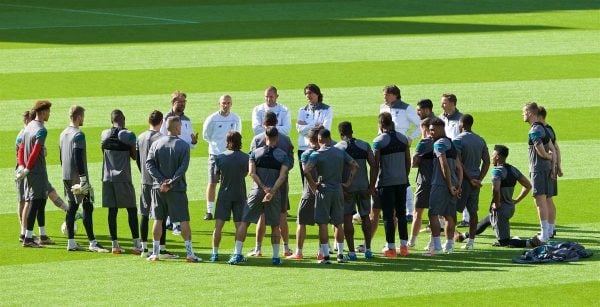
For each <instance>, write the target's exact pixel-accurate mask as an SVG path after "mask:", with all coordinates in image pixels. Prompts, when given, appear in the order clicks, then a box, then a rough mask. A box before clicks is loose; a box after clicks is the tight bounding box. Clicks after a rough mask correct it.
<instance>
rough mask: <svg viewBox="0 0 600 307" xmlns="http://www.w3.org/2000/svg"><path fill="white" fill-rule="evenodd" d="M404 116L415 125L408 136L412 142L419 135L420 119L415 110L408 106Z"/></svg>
mask: <svg viewBox="0 0 600 307" xmlns="http://www.w3.org/2000/svg"><path fill="white" fill-rule="evenodd" d="M406 115H407V117H408V120H409V121H410V122H411V123H413V124H414V125H415V126H414V129H413V131H412V132H411V134H410V139H411V140H414V139H416V138H418V137H419V134H421V128H420V127H421V119H420V118H419V115H418V114H417V110H415V108H413V107H412V106H410V105H409V106H408V108H406Z"/></svg>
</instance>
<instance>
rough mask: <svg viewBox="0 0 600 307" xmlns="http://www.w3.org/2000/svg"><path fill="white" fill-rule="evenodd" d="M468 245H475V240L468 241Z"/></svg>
mask: <svg viewBox="0 0 600 307" xmlns="http://www.w3.org/2000/svg"><path fill="white" fill-rule="evenodd" d="M467 244H468V245H473V244H475V239H469V241H467Z"/></svg>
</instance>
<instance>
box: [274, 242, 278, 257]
mask: <svg viewBox="0 0 600 307" xmlns="http://www.w3.org/2000/svg"><path fill="white" fill-rule="evenodd" d="M273 258H279V244H273Z"/></svg>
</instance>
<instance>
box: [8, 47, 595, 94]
mask: <svg viewBox="0 0 600 307" xmlns="http://www.w3.org/2000/svg"><path fill="white" fill-rule="evenodd" d="M598 67H600V55H599V54H579V55H563V56H541V57H491V58H469V59H448V60H415V61H383V62H352V63H334V64H331V63H329V64H319V65H273V66H239V67H238V66H235V67H208V68H188V69H176V70H172V69H171V70H166V69H157V70H135V71H102V72H100V71H94V72H66V73H58V72H55V73H24V74H3V75H0V83H2V84H3V86H4V87H5V88H9V89H11V91H10V92H8V91H7V92H4V93H2V94H1V96H0V99H2V100H7V99H25V98H28V99H33V98H37V97H87V96H114V95H115V94H116V95H123V94H127V95H146V94H163V93H168V92H171V91H172V90H173V89H174V88H185V89H187V91H190V92H221V91H230V90H237V91H249V90H256V89H260V88H264V87H265V84H277V85H279V87H281V88H282V89H290V88H302V87H303V86H304V85H305V84H306V83H307V82H315V83H317V84H319V85H320V86H322V87H324V88H327V87H341V86H344V87H354V86H375V85H381V84H388V83H391V82H394V83H397V84H404V85H414V84H438V83H450V82H452V83H470V82H498V81H530V80H545V79H549V80H556V79H582V78H597V77H598V75H599V74H600V71H599V69H598ZM356 72H360V73H356ZM400 72H401V73H400ZM458 72H465V73H464V74H463V73H458Z"/></svg>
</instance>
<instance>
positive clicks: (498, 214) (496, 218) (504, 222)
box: [490, 205, 515, 240]
mask: <svg viewBox="0 0 600 307" xmlns="http://www.w3.org/2000/svg"><path fill="white" fill-rule="evenodd" d="M514 213H515V206H514V205H512V206H511V205H503V206H501V207H500V210H496V211H492V214H491V215H490V222H491V224H492V227H493V228H494V232H495V233H496V239H498V240H507V239H510V218H511V217H512V216H513V214H514Z"/></svg>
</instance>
